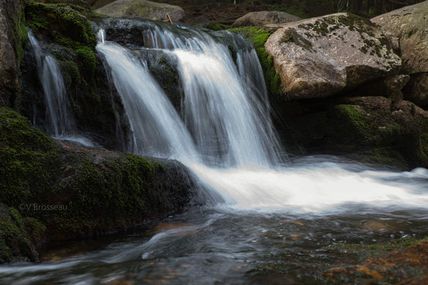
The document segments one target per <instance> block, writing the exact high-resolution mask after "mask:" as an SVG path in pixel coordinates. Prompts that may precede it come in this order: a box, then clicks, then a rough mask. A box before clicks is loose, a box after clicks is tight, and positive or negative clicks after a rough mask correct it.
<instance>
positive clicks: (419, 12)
mask: <svg viewBox="0 0 428 285" xmlns="http://www.w3.org/2000/svg"><path fill="white" fill-rule="evenodd" d="M427 15H428V1H424V2H422V3H419V4H416V5H412V6H407V7H404V8H401V9H398V10H395V11H392V12H389V13H386V14H383V15H380V16H377V17H375V18H373V19H372V20H371V21H372V22H373V23H376V24H377V25H379V26H380V27H381V28H382V30H384V31H385V32H386V33H388V34H391V35H393V36H394V37H396V38H398V41H399V49H400V52H401V58H402V59H403V72H405V73H407V74H411V75H412V78H411V80H410V84H409V86H408V87H407V88H406V89H405V91H406V92H405V97H406V98H407V99H408V100H411V101H413V102H415V103H416V104H418V105H420V106H424V107H428V17H427Z"/></svg>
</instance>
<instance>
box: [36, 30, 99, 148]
mask: <svg viewBox="0 0 428 285" xmlns="http://www.w3.org/2000/svg"><path fill="white" fill-rule="evenodd" d="M28 38H29V41H30V43H31V46H32V48H33V51H34V55H35V58H36V63H37V71H38V76H39V80H40V83H41V85H42V88H43V94H44V99H45V103H46V108H47V112H46V113H47V114H46V115H47V118H46V119H47V120H46V121H47V122H48V123H47V130H48V132H49V133H50V134H51V135H52V136H54V137H55V138H58V139H63V140H68V141H72V142H76V143H79V144H82V145H85V146H93V143H92V142H91V141H90V140H89V139H87V138H84V137H82V136H79V135H77V128H76V122H75V119H74V116H73V113H72V112H71V109H70V102H69V100H68V97H67V91H66V88H65V84H64V78H63V77H62V72H61V69H60V67H59V65H58V62H57V61H56V59H55V58H54V57H53V56H52V55H50V54H49V53H45V52H44V51H43V50H42V48H41V46H40V44H39V42H38V40H37V39H36V37H35V36H34V35H33V33H32V32H31V31H29V32H28Z"/></svg>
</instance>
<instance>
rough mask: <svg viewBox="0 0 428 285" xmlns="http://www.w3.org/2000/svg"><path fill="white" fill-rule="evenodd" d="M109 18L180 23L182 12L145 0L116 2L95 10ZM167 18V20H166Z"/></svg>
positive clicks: (177, 7)
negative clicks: (134, 18)
mask: <svg viewBox="0 0 428 285" xmlns="http://www.w3.org/2000/svg"><path fill="white" fill-rule="evenodd" d="M96 12H97V13H100V14H102V15H106V16H110V17H141V18H146V19H149V20H154V21H168V20H169V18H170V19H171V20H172V21H174V22H177V21H180V20H181V19H182V18H183V17H184V10H183V9H182V8H181V7H179V6H175V5H169V4H165V3H157V2H152V1H146V0H117V1H114V2H113V3H110V4H107V5H106V6H104V7H101V8H99V9H97V10H96ZM168 17H169V18H168Z"/></svg>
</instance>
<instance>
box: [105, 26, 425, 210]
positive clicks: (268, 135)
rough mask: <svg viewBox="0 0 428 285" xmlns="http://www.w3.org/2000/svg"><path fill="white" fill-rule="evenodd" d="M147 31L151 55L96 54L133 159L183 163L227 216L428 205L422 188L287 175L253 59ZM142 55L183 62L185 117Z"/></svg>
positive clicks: (345, 174)
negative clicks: (117, 100)
mask: <svg viewBox="0 0 428 285" xmlns="http://www.w3.org/2000/svg"><path fill="white" fill-rule="evenodd" d="M124 21H126V20H124ZM125 25H126V23H125ZM145 25H149V28H147V27H146V26H145V27H146V29H145V30H144V31H143V33H142V34H143V35H142V37H143V39H144V40H143V42H144V47H136V46H135V45H134V44H131V45H129V46H126V43H125V44H122V45H119V44H118V43H115V42H111V41H108V39H107V40H106V35H105V33H104V31H103V30H101V31H100V33H99V37H98V38H99V42H98V45H97V50H98V51H99V52H100V53H101V54H102V55H103V56H104V58H105V60H106V63H107V65H108V66H109V68H110V71H111V75H112V78H113V83H114V85H115V87H116V89H117V90H118V93H119V95H120V96H121V98H122V101H123V103H124V106H125V111H126V114H127V116H128V119H129V122H130V125H131V128H132V141H133V145H132V147H131V151H133V152H135V153H138V154H146V155H155V156H160V157H167V158H175V159H178V160H180V161H181V162H183V163H184V164H185V165H186V166H188V167H189V168H190V169H191V170H192V171H193V173H194V174H195V175H196V176H197V177H198V178H199V180H200V182H201V183H202V184H203V185H204V186H205V187H206V188H207V189H209V190H212V191H213V192H215V193H216V194H218V195H219V196H220V197H221V199H219V200H218V201H217V202H219V203H220V202H222V205H226V206H227V207H228V208H235V209H241V210H242V209H244V210H247V209H258V210H268V211H271V210H278V209H279V210H282V211H283V210H297V211H309V212H311V211H327V210H329V209H331V207H333V206H339V205H342V204H346V203H363V204H367V203H373V204H375V205H378V206H391V205H394V206H395V205H397V204H399V205H400V206H404V205H411V206H412V207H421V206H423V205H426V203H427V202H428V195H426V194H421V193H416V192H415V191H414V190H415V189H418V187H419V185H416V184H415V185H406V184H403V183H395V184H394V183H387V182H385V181H387V180H388V179H389V177H391V176H393V175H394V174H393V173H369V172H367V171H363V169H360V168H358V169H356V168H354V169H348V168H349V167H348V166H347V165H341V164H337V163H320V162H316V163H315V162H314V163H313V164H312V165H311V164H304V165H298V166H295V167H290V166H289V167H283V166H281V159H280V155H279V153H280V151H281V150H280V147H279V143H278V140H277V138H276V134H275V130H274V128H273V126H272V122H271V119H270V106H269V102H268V98H267V91H266V86H265V82H264V78H263V73H262V70H261V67H260V63H259V61H258V58H257V54H256V52H255V50H254V49H253V48H252V47H251V46H250V45H248V44H247V43H246V42H244V43H243V42H242V41H243V39H242V38H237V37H235V36H232V35H230V34H229V35H228V36H229V37H230V38H231V39H232V46H233V47H235V48H236V49H235V51H232V50H233V49H231V48H230V46H228V45H226V44H223V43H222V42H221V41H219V40H218V39H216V38H215V37H214V36H211V35H210V34H208V33H206V32H203V31H199V30H193V29H191V28H188V27H180V26H175V27H166V26H162V25H157V24H147V23H145ZM131 26H132V24H131ZM107 28H108V27H107ZM128 28H129V27H128ZM223 36H224V35H223ZM226 36H227V35H226ZM223 39H224V38H223ZM229 40H230V39H229ZM141 49H145V50H152V51H156V52H159V51H161V52H163V53H165V54H168V55H169V56H172V57H173V58H174V59H175V60H176V68H177V72H178V76H179V78H180V81H181V85H182V87H183V93H184V94H183V99H182V114H181V116H180V115H179V114H178V112H177V110H175V109H174V107H173V106H172V103H171V102H170V101H169V100H168V98H167V96H166V94H165V92H164V91H163V90H162V88H161V87H160V86H159V84H158V83H157V82H156V80H155V79H154V77H153V76H152V75H151V74H150V71H149V68H148V65H147V62H146V61H145V58H140V56H139V55H141V53H139V51H140V50H141ZM399 175H402V176H404V177H406V176H407V175H413V174H412V173H405V174H399ZM423 176H424V177H425V176H426V177H428V173H425V172H424V174H423ZM424 203H425V204H424Z"/></svg>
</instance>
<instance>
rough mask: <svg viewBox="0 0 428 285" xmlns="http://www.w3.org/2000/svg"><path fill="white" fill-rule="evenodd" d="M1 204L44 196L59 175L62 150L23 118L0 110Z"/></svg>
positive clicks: (5, 109)
mask: <svg viewBox="0 0 428 285" xmlns="http://www.w3.org/2000/svg"><path fill="white" fill-rule="evenodd" d="M0 134H1V136H0V177H2V179H1V180H0V201H5V202H8V203H9V204H10V205H19V203H23V202H26V201H29V200H30V199H31V198H32V197H43V196H44V195H46V193H48V192H49V188H50V185H51V183H52V182H53V181H55V179H56V176H57V174H58V167H57V166H58V160H59V150H58V147H57V146H56V144H55V143H54V142H52V141H51V140H50V139H49V138H48V137H47V136H46V135H44V134H43V133H42V132H40V131H39V130H36V129H34V128H32V127H31V126H30V124H29V122H28V121H27V120H26V119H25V118H24V117H22V116H20V115H18V114H17V113H15V112H14V111H12V110H10V109H7V108H0Z"/></svg>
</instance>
